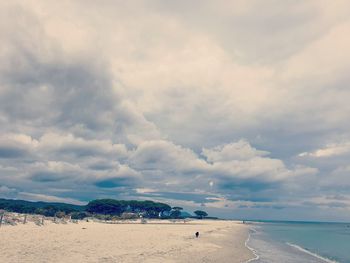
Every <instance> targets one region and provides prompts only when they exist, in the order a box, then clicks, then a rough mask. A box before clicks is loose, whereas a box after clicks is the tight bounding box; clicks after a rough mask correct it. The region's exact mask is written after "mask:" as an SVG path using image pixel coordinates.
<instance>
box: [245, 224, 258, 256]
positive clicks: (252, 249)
mask: <svg viewBox="0 0 350 263" xmlns="http://www.w3.org/2000/svg"><path fill="white" fill-rule="evenodd" d="M250 230H253V231H254V232H256V230H255V229H253V228H251V229H250ZM250 235H251V233H250V231H249V235H248V238H247V240H246V241H245V242H244V245H245V247H246V248H248V249H249V250H250V251H252V253H253V255H254V258H251V259H248V260H247V261H244V263H249V262H252V261H254V260H258V259H259V258H260V257H259V255H258V253H257V252H256V250H255V249H254V248H252V247H250V246H249V245H248V242H249V240H250Z"/></svg>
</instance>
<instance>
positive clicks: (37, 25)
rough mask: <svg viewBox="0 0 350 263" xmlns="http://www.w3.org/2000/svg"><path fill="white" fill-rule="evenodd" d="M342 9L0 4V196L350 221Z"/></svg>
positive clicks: (281, 4) (348, 10) (157, 2)
mask: <svg viewBox="0 0 350 263" xmlns="http://www.w3.org/2000/svg"><path fill="white" fill-rule="evenodd" d="M349 35H350V3H349V2H348V1H341V0H335V1H326V0H306V1H305V0H300V1H299V0H293V1H292V0H286V1H279V0H266V1H255V0H248V1H246V0H242V1H241V0H235V1H206V0H202V1H199V0H192V1H184V0H179V1H170V0H145V1H142V0H138V1H133V0H131V1H109V0H101V1H89V0H88V1H82V0H81V1H80V0H75V1H65V0H62V1H51V0H45V1H30V0H28V1H1V3H0V197H2V198H14V199H25V200H34V201H35V200H41V201H59V202H69V203H75V204H85V203H87V202H88V201H89V200H92V199H96V198H115V199H137V200H155V201H160V202H166V203H169V204H171V205H173V206H175V205H176V206H182V207H184V208H185V209H186V210H187V211H193V210H196V209H201V210H205V211H208V212H209V214H210V215H215V216H220V217H225V218H245V219H279V220H321V221H350V163H349V159H350V121H349V117H350V87H349V80H350V79H349V78H350V77H349V70H350V37H349Z"/></svg>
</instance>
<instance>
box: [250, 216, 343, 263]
mask: <svg viewBox="0 0 350 263" xmlns="http://www.w3.org/2000/svg"><path fill="white" fill-rule="evenodd" d="M246 224H249V226H250V231H249V232H250V234H249V238H248V240H247V241H246V246H247V247H248V248H249V249H251V250H252V251H253V253H254V254H255V259H252V260H250V261H248V262H251V263H275V262H276V263H325V262H328V263H336V262H338V263H350V223H315V222H246Z"/></svg>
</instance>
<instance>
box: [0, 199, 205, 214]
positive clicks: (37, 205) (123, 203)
mask: <svg viewBox="0 0 350 263" xmlns="http://www.w3.org/2000/svg"><path fill="white" fill-rule="evenodd" d="M0 209H3V210H6V211H9V212H16V213H23V214H40V215H44V216H47V217H64V216H67V215H69V216H71V218H72V219H83V218H85V217H89V216H95V217H101V218H104V219H109V218H113V217H124V218H125V217H128V216H129V217H145V218H164V219H166V218H174V219H176V218H186V217H193V216H190V215H189V214H186V213H183V212H182V211H181V210H183V209H182V207H171V206H170V205H168V204H165V203H160V202H154V201H148V200H146V201H137V200H115V199H97V200H92V201H90V202H89V203H88V204H87V205H85V206H84V205H81V206H80V205H72V204H65V203H49V202H30V201H24V200H10V199H1V198H0ZM194 213H195V215H196V216H195V217H196V218H203V217H206V216H208V214H207V213H206V212H205V211H201V210H197V211H194Z"/></svg>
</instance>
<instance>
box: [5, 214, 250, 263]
mask: <svg viewBox="0 0 350 263" xmlns="http://www.w3.org/2000/svg"><path fill="white" fill-rule="evenodd" d="M196 231H199V232H200V236H199V238H195V236H194V233H195V232H196ZM0 235H1V239H0V243H1V246H0V261H3V260H5V261H6V262H9V263H11V262H38V263H40V262H76V263H78V262H91V263H92V262H99V263H113V262H126V263H131V262H140V263H141V262H149V263H157V262H169V263H175V262H179V263H182V262H183V263H184V262H189V259H190V260H191V263H196V262H198V263H199V262H215V263H218V262H220V263H221V262H222V263H224V262H230V263H242V262H247V260H249V259H251V258H252V257H254V255H253V254H252V251H251V250H249V249H248V248H247V247H246V246H245V241H246V240H247V238H248V237H249V228H248V227H247V226H245V225H243V224H241V223H240V222H237V221H228V220H224V221H221V220H192V221H190V222H186V223H183V222H182V223H181V222H176V223H174V222H170V221H169V222H167V221H164V220H162V221H160V220H149V221H148V222H147V223H145V224H140V223H138V222H136V223H135V222H129V223H125V222H123V223H121V224H105V223H100V222H82V221H79V223H67V224H55V223H52V222H48V223H47V224H45V225H44V226H37V225H35V224H34V223H27V224H25V225H24V224H19V225H17V226H3V227H2V228H0Z"/></svg>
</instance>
